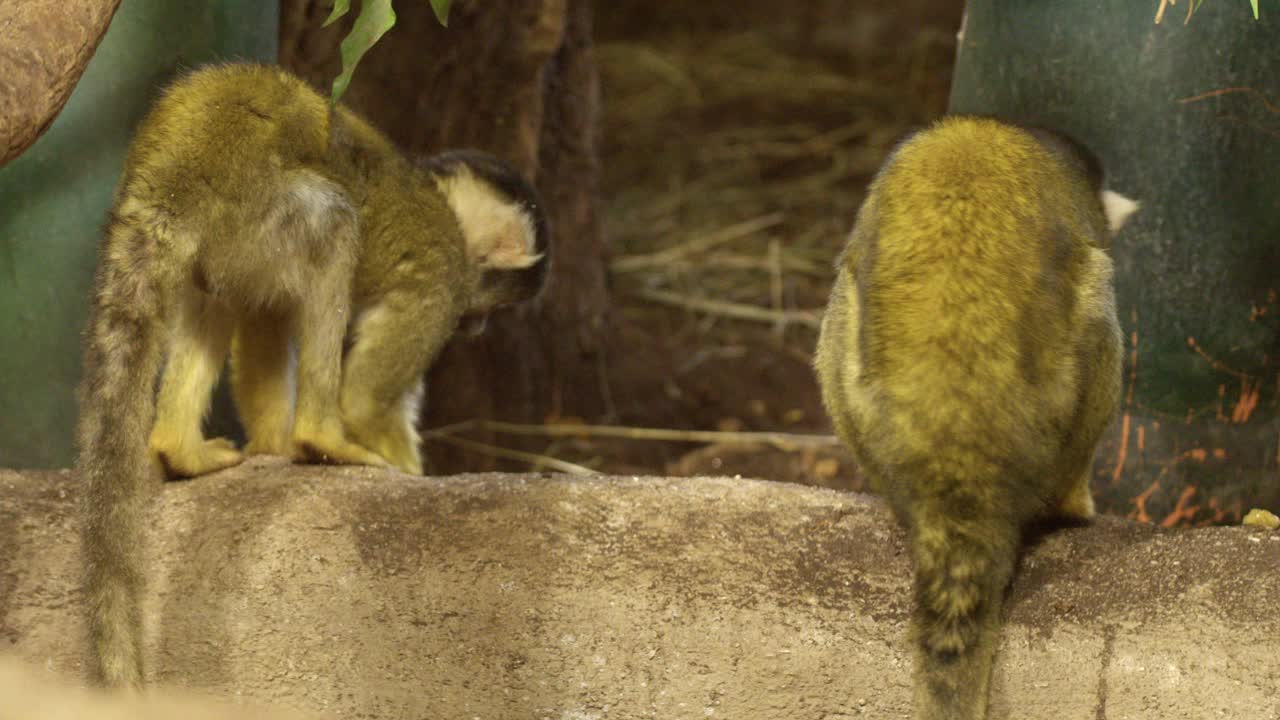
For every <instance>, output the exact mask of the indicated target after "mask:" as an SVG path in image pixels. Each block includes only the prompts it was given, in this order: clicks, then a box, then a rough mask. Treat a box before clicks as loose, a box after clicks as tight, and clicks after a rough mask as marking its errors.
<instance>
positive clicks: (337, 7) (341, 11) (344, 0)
mask: <svg viewBox="0 0 1280 720" xmlns="http://www.w3.org/2000/svg"><path fill="white" fill-rule="evenodd" d="M350 9H351V0H337V2H335V3H334V4H333V12H331V13H329V17H328V18H326V19H325V21H324V24H323V25H321V26H320V27H329V26H330V25H332V24H333V23H334V22H335V21H336V20H337V19H338V18H340V17H342V16H343V15H346V14H347V11H348V10H350Z"/></svg>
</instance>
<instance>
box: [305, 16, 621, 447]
mask: <svg viewBox="0 0 1280 720" xmlns="http://www.w3.org/2000/svg"><path fill="white" fill-rule="evenodd" d="M326 5H327V4H326V3H322V2H317V0H284V1H283V2H282V3H281V29H280V33H281V35H280V62H281V64H283V65H284V66H286V67H289V68H291V69H292V70H294V71H295V72H297V73H299V74H300V75H302V76H303V77H305V78H307V79H308V80H310V81H311V82H313V83H314V84H316V85H317V86H320V87H328V86H329V83H330V82H331V80H332V78H333V77H334V76H335V75H336V74H337V72H338V70H339V68H340V61H339V59H338V54H337V47H338V43H339V41H340V40H341V37H342V35H343V34H344V33H345V32H346V26H343V25H342V24H341V23H339V24H336V25H335V26H334V27H330V28H321V27H320V24H321V23H322V22H323V21H324V18H325V17H326V15H327V13H328V7H327V6H326ZM396 12H397V14H398V20H397V24H396V27H395V28H393V29H392V30H391V31H390V32H389V33H387V35H385V36H384V37H383V38H382V39H381V40H380V41H379V42H378V44H377V45H375V46H374V48H373V49H372V50H371V51H370V52H369V54H368V55H366V56H365V58H364V60H363V61H362V62H361V63H360V65H359V67H358V68H357V70H356V74H355V78H354V80H353V81H352V83H351V87H350V89H349V90H348V92H347V95H346V96H345V98H344V102H346V103H348V104H349V105H350V106H351V107H353V108H355V109H356V110H358V111H360V112H361V113H363V114H364V115H365V116H367V117H369V118H370V119H371V120H372V121H373V122H374V123H375V124H377V125H378V126H379V127H381V128H382V129H383V130H384V131H386V132H387V133H388V134H389V135H390V136H391V137H392V138H393V139H394V140H395V141H396V142H398V143H399V144H400V145H401V146H402V147H403V148H404V149H406V150H407V151H409V152H413V153H424V154H429V153H433V152H437V151H439V150H442V149H446V148H451V147H477V148H481V149H484V150H488V151H490V152H494V153H496V154H498V155H500V156H502V157H505V158H507V159H508V160H509V161H511V162H513V163H514V164H515V165H516V166H517V167H519V168H521V169H522V170H523V171H524V172H526V173H527V174H528V176H529V177H531V178H533V179H534V182H535V184H536V186H537V187H538V190H539V192H540V193H541V195H542V198H543V202H544V205H545V206H546V210H547V212H548V214H549V216H550V219H551V225H552V234H553V240H552V242H553V250H552V271H551V276H550V280H549V282H548V286H547V288H546V291H545V292H544V293H543V295H542V297H541V298H540V300H539V301H537V302H536V303H534V304H531V305H530V306H527V307H523V308H519V309H515V310H504V311H501V312H499V313H497V314H496V315H495V316H494V317H492V318H491V319H490V322H489V330H488V331H487V332H486V333H485V335H484V336H482V337H480V338H476V339H464V338H459V339H456V340H455V341H454V342H453V343H452V344H451V345H450V347H449V348H448V349H447V350H446V351H445V352H444V354H443V356H442V357H441V358H440V360H439V361H438V362H437V363H436V365H435V366H434V367H433V368H432V371H431V375H430V379H429V380H430V383H429V390H428V393H427V398H428V400H427V403H426V412H425V421H424V425H425V426H427V427H430V426H436V425H443V424H448V423H451V422H456V421H458V420H465V419H469V418H475V417H481V418H496V419H505V420H513V421H535V422H540V421H542V420H544V419H546V418H547V417H563V416H570V417H584V418H599V417H601V416H602V415H604V414H606V413H607V412H608V409H609V408H608V388H607V379H606V377H605V376H604V369H605V368H606V367H607V362H606V360H607V356H606V353H607V347H608V345H609V334H608V323H607V322H606V317H607V313H608V309H609V294H608V290H607V287H606V284H605V277H606V276H605V260H606V247H605V245H604V242H603V241H602V238H601V233H600V223H599V218H598V214H597V212H598V211H597V194H598V189H597V188H598V180H599V167H598V151H597V138H596V132H597V125H598V122H597V112H598V106H599V97H598V96H599V91H598V80H597V77H596V70H595V66H594V64H593V62H592V60H591V54H590V49H591V3H590V2H589V0H463V1H462V2H457V3H455V4H454V6H453V9H452V12H451V14H450V17H449V27H448V28H442V27H440V25H439V24H438V23H437V22H436V20H435V17H434V16H433V15H432V13H431V10H430V8H429V6H428V3H425V2H417V3H403V4H401V5H398V6H397V8H396ZM427 454H428V456H429V457H430V458H431V460H432V461H433V465H434V470H435V471H436V472H441V471H450V470H457V469H461V468H463V467H465V468H467V469H476V468H484V467H487V466H488V465H487V462H488V461H487V460H485V459H483V458H478V457H474V456H472V457H469V458H467V459H466V461H465V462H464V461H463V457H462V456H461V455H460V454H458V453H456V452H454V453H450V452H448V451H446V449H444V448H442V447H440V446H429V447H428V448H427Z"/></svg>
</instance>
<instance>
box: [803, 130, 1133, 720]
mask: <svg viewBox="0 0 1280 720" xmlns="http://www.w3.org/2000/svg"><path fill="white" fill-rule="evenodd" d="M1101 184H1102V173H1101V169H1100V166H1099V164H1098V162H1097V160H1096V159H1095V158H1094V157H1093V156H1092V155H1091V154H1090V153H1089V152H1088V151H1087V150H1085V149H1084V148H1083V147H1081V146H1079V145H1077V144H1076V143H1074V142H1073V141H1071V140H1070V139H1068V138H1065V137H1063V136H1061V135H1057V134H1055V133H1051V132H1048V131H1044V130H1035V129H1025V128H1021V127H1017V126H1014V125H1010V124H1006V123H1004V122H1001V121H997V120H994V119H989V118H977V117H966V116H955V117H948V118H944V119H942V120H940V121H939V122H938V123H937V124H935V125H934V126H932V127H930V128H928V129H926V130H923V131H921V132H919V133H918V134H916V135H914V136H913V137H911V138H909V139H908V140H907V141H905V142H904V143H903V144H901V145H900V146H898V148H897V149H896V150H895V151H894V152H893V153H892V155H891V156H890V158H889V160H888V161H887V162H886V163H885V165H884V167H883V168H882V169H881V170H880V171H879V173H878V174H877V176H876V178H875V179H874V180H873V181H872V183H871V186H870V189H869V192H868V194H867V198H866V200H865V202H864V203H863V205H862V208H861V209H860V210H859V212H858V217H857V222H856V224H855V227H854V229H853V232H852V235H851V236H850V239H849V243H848V246H847V247H846V249H845V251H844V253H843V254H842V255H841V257H840V260H839V261H838V274H837V277H836V281H835V285H834V287H833V289H832V292H831V299H830V303H829V304H828V306H827V311H826V314H825V316H824V318H823V321H822V328H821V333H820V336H819V339H818V347H817V353H816V357H815V367H816V370H817V375H818V380H819V383H820V385H821V388H822V395H823V402H824V404H825V406H826V408H827V412H828V414H830V416H831V418H832V420H833V422H834V424H835V428H836V432H837V434H838V435H839V436H840V438H841V439H842V440H843V441H844V442H845V443H846V444H847V445H848V446H849V447H850V449H851V450H852V452H853V454H854V456H855V458H856V460H857V462H858V464H859V465H860V467H861V468H862V469H863V471H864V472H865V473H866V474H867V476H868V478H869V480H870V483H871V486H872V488H873V489H874V490H875V491H876V492H877V493H879V494H881V495H883V496H884V497H885V498H886V499H887V501H888V503H889V505H890V506H891V507H892V508H893V511H894V513H895V515H896V516H897V518H898V519H899V521H900V522H901V523H902V524H903V525H904V526H905V527H906V528H907V531H908V537H909V543H910V547H911V554H912V560H913V564H914V567H915V582H914V585H915V609H914V611H913V616H912V623H911V624H912V633H911V634H912V642H913V647H914V653H915V708H916V709H915V717H916V718H917V719H918V720H980V719H981V718H984V717H985V716H986V708H987V695H988V693H987V689H988V679H989V676H990V673H991V664H992V657H993V654H994V651H995V647H996V644H997V639H998V633H999V618H1000V609H1001V602H1002V597H1003V594H1004V591H1005V589H1006V587H1007V585H1008V584H1009V581H1010V578H1011V575H1012V572H1013V568H1014V563H1015V561H1016V559H1017V551H1018V548H1019V544H1020V542H1021V533H1022V530H1023V528H1024V527H1025V526H1026V525H1027V524H1028V523H1030V522H1032V521H1034V520H1036V519H1039V518H1045V517H1050V516H1054V515H1057V516H1059V517H1069V518H1078V519H1086V518H1089V517H1092V515H1093V499H1092V496H1091V495H1090V492H1089V475H1090V467H1091V464H1092V457H1093V451H1094V446H1095V444H1096V443H1097V441H1098V438H1099V436H1100V435H1101V434H1102V432H1103V430H1104V429H1105V428H1106V426H1107V425H1108V423H1109V422H1110V421H1111V420H1112V418H1113V416H1114V415H1115V414H1116V411H1117V406H1118V402H1119V396H1120V388H1121V378H1120V374H1121V357H1122V355H1121V353H1122V341H1121V334H1120V326H1119V323H1118V321H1117V319H1116V309H1115V296H1114V290H1113V288H1112V263H1111V259H1110V258H1109V257H1108V255H1107V252H1106V250H1107V248H1108V246H1109V245H1110V239H1111V236H1112V234H1114V233H1115V232H1117V231H1118V230H1119V229H1120V227H1121V226H1122V225H1123V224H1124V222H1125V220H1126V219H1127V218H1128V216H1129V215H1130V214H1131V213H1133V212H1134V211H1135V210H1136V209H1137V204H1136V203H1134V202H1133V201H1131V200H1129V199H1127V198H1124V197H1123V196H1121V195H1118V194H1116V193H1112V192H1110V191H1104V190H1103V189H1102V187H1101Z"/></svg>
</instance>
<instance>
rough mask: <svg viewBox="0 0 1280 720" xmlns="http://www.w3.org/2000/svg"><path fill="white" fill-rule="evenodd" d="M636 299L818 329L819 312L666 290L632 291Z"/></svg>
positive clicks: (730, 316)
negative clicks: (692, 295)
mask: <svg viewBox="0 0 1280 720" xmlns="http://www.w3.org/2000/svg"><path fill="white" fill-rule="evenodd" d="M634 294H635V295H636V296H637V297H641V298H644V299H645V300H651V301H653V302H656V303H662V304H663V305H671V306H674V307H681V308H685V309H686V310H696V311H698V312H703V313H707V314H709V315H719V316H723V317H728V318H734V319H736V320H753V321H756V322H767V323H777V322H786V323H794V324H796V325H804V326H805V327H810V328H813V329H815V330H816V329H818V326H819V325H820V320H819V317H820V312H821V311H819V310H768V309H765V308H762V307H759V306H756V305H746V304H743V303H734V302H726V301H724V300H706V299H703V298H695V297H689V296H687V295H681V294H679V293H673V292H668V291H666V290H636V291H635V293H634Z"/></svg>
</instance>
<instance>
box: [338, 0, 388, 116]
mask: <svg viewBox="0 0 1280 720" xmlns="http://www.w3.org/2000/svg"><path fill="white" fill-rule="evenodd" d="M338 5H350V0H339V2H338V3H336V4H335V5H334V8H333V9H334V12H335V13H336V12H337V11H338ZM395 24H396V11H395V10H392V9H391V0H361V3H360V15H359V17H357V18H356V22H355V24H354V25H352V26H351V32H349V33H347V37H345V38H344V39H343V40H342V47H341V51H342V73H341V74H340V75H338V77H336V78H334V79H333V90H332V92H331V93H330V96H329V102H330V103H332V104H334V105H337V104H338V98H340V97H342V94H343V93H345V92H346V91H347V86H348V85H350V84H351V76H352V74H354V73H355V71H356V65H357V64H358V63H359V62H360V58H362V57H364V54H365V53H366V52H368V51H369V48H371V47H373V44H374V43H376V42H378V38H380V37H382V36H383V35H384V34H385V33H386V32H387V31H388V30H390V29H391V28H392V27H393V26H394V25H395Z"/></svg>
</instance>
